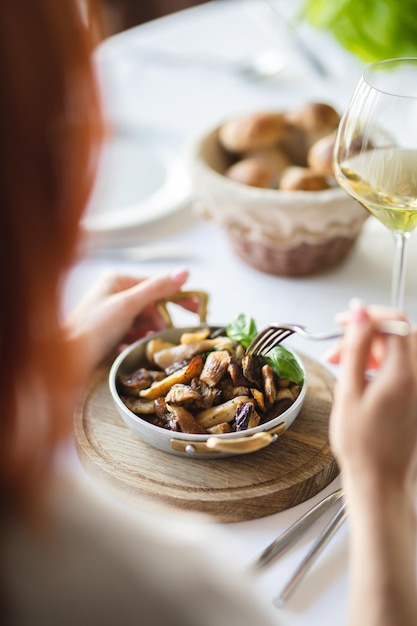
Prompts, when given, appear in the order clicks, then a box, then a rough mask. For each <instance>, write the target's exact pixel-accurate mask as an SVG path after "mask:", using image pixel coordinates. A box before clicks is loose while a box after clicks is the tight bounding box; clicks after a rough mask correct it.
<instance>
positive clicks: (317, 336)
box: [246, 320, 411, 354]
mask: <svg viewBox="0 0 417 626" xmlns="http://www.w3.org/2000/svg"><path fill="white" fill-rule="evenodd" d="M410 330H411V328H410V324H409V323H408V322H405V321H403V320H384V321H381V322H380V323H379V324H378V331H379V332H381V333H384V334H390V335H400V336H402V337H405V336H407V335H409V334H410ZM294 333H297V334H298V335H301V337H304V338H305V339H312V340H316V341H324V340H327V339H338V338H339V337H343V334H344V331H343V330H334V331H331V332H324V333H312V332H310V331H308V330H307V329H306V328H305V327H304V326H301V325H299V324H271V325H270V326H268V327H267V328H265V329H264V330H263V331H261V332H260V333H259V334H258V335H257V336H256V337H255V339H254V340H253V341H252V343H251V344H250V346H249V347H248V349H247V350H246V354H267V353H268V352H270V351H271V350H272V348H274V347H275V346H277V345H278V344H280V343H281V342H282V341H284V339H286V338H287V337H290V336H291V335H293V334H294Z"/></svg>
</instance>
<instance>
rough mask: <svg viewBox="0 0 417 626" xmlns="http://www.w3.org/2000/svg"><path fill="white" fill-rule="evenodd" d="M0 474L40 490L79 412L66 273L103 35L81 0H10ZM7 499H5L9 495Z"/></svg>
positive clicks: (3, 46)
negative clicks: (94, 36) (65, 319)
mask: <svg viewBox="0 0 417 626" xmlns="http://www.w3.org/2000/svg"><path fill="white" fill-rule="evenodd" d="M0 31H1V34H0V85H1V90H2V94H1V105H0V106H1V115H0V126H1V132H0V136H1V143H0V155H1V156H0V159H1V163H0V237H1V245H0V293H1V297H2V304H1V307H0V358H1V361H2V373H1V376H0V398H1V409H0V410H1V423H0V428H1V438H0V485H1V491H2V502H3V504H2V509H3V511H4V510H5V508H8V507H9V505H10V506H17V507H27V506H28V505H30V501H31V499H32V498H34V499H35V500H36V499H37V498H39V488H40V485H41V484H42V483H43V482H44V480H45V476H46V472H47V470H48V466H49V464H50V462H51V458H52V456H53V451H54V449H55V448H56V446H57V444H58V443H59V442H60V441H61V440H62V438H63V437H64V436H65V435H66V434H67V433H68V429H69V426H70V425H71V417H72V409H73V404H72V397H73V395H72V394H73V391H72V385H73V371H72V360H71V358H70V356H71V355H70V354H69V351H68V347H67V345H66V343H65V341H64V338H63V336H62V333H61V320H60V306H61V296H62V287H63V282H64V279H65V273H66V270H67V269H68V266H69V265H70V263H71V261H72V259H73V257H74V254H75V248H76V243H77V237H78V231H79V220H80V216H81V213H82V211H83V209H84V206H85V204H86V201H87V199H88V195H89V192H90V188H91V184H92V180H93V177H94V173H95V164H96V158H97V156H98V150H99V145H100V140H101V136H102V121H101V117H100V106H99V98H98V92H97V89H96V85H95V81H94V75H93V70H92V66H91V54H92V42H91V38H90V35H89V33H88V31H87V28H86V26H85V23H84V22H83V18H82V16H81V14H80V11H79V6H78V4H77V3H76V0H59V1H57V0H13V1H12V2H1V3H0ZM5 505H6V506H5Z"/></svg>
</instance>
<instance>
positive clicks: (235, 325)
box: [226, 313, 258, 350]
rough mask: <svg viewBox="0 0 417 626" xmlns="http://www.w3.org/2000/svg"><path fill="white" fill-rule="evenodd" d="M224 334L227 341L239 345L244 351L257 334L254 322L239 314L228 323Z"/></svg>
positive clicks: (250, 318) (248, 317)
mask: <svg viewBox="0 0 417 626" xmlns="http://www.w3.org/2000/svg"><path fill="white" fill-rule="evenodd" d="M226 334H227V336H228V337H229V339H232V340H233V341H238V342H239V343H241V344H242V346H243V347H244V348H245V350H246V348H248V347H249V346H250V344H251V343H252V341H253V340H254V339H255V337H256V335H257V334H258V331H257V328H256V324H255V320H254V319H253V318H252V317H250V316H249V315H245V314H244V313H241V314H240V315H238V316H237V317H236V318H235V319H234V320H232V321H231V322H230V324H229V325H228V327H227V329H226Z"/></svg>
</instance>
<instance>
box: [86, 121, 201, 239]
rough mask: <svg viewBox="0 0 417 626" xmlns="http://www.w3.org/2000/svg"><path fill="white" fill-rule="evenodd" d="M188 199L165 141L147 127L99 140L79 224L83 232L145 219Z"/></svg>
mask: <svg viewBox="0 0 417 626" xmlns="http://www.w3.org/2000/svg"><path fill="white" fill-rule="evenodd" d="M189 199H190V182H189V178H188V175H187V173H186V170H185V166H184V164H183V163H182V159H180V158H179V157H178V156H176V151H175V150H174V149H173V147H172V145H171V146H170V145H169V142H167V144H166V145H165V146H164V145H163V142H162V143H161V137H160V136H155V137H152V134H150V133H145V132H144V133H142V134H141V133H135V135H133V136H128V135H120V136H117V135H116V136H113V137H111V139H109V140H108V142H107V143H106V144H105V146H104V148H103V152H102V155H101V159H100V164H99V169H98V174H97V179H96V183H95V186H94V189H93V193H92V196H91V199H90V201H89V203H88V206H87V210H86V213H85V216H84V218H83V221H82V224H83V227H84V229H85V230H86V231H87V233H89V234H92V235H94V234H100V233H108V232H112V231H116V230H117V231H120V230H123V229H129V228H132V227H134V226H138V225H141V224H147V223H149V222H152V221H155V220H158V219H160V218H161V217H164V216H165V215H167V214H169V213H172V212H174V211H177V210H178V209H181V208H183V207H184V206H185V204H186V203H187V202H188V201H189Z"/></svg>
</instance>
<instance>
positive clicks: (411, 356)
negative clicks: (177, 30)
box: [0, 0, 417, 626]
mask: <svg viewBox="0 0 417 626" xmlns="http://www.w3.org/2000/svg"><path fill="white" fill-rule="evenodd" d="M0 31H1V33H0V46H1V54H0V84H1V89H2V96H1V106H2V115H1V116H0V125H1V137H2V141H1V143H0V155H1V157H0V159H1V161H0V194H1V196H0V203H1V204H0V206H1V209H0V237H1V242H0V260H1V262H0V290H1V294H2V304H1V307H0V358H1V360H2V365H3V366H2V376H1V377H0V394H1V400H2V412H1V432H2V436H1V438H0V446H1V449H0V484H1V509H0V510H1V514H0V520H1V521H0V524H1V527H0V528H1V530H0V533H1V534H0V537H1V539H0V541H1V568H2V570H1V572H2V576H1V578H0V592H1V593H0V603H1V612H2V614H1V615H0V619H1V623H2V624H14V625H19V626H24V625H26V624H28V625H29V624H30V625H37V624H42V625H43V626H49V625H54V626H56V625H58V624H59V626H66V625H71V626H72V625H74V624H78V625H83V624H85V625H87V624H88V625H89V626H91V625H96V624H99V625H100V626H106V625H109V626H110V625H111V626H113V625H114V624H123V625H124V624H130V623H132V624H133V623H135V624H136V623H143V624H146V626H162V625H166V624H170V625H171V626H175V625H176V624H178V625H179V626H180V625H181V626H195V625H196V624H198V625H199V626H206V625H209V624H210V625H215V626H230V625H231V624H239V625H240V626H253V624H257V626H262V625H266V624H272V623H275V624H276V623H279V615H278V619H277V613H275V614H274V616H271V615H270V614H269V611H268V609H267V607H264V606H262V605H261V604H260V602H258V601H257V599H256V598H254V596H253V594H252V591H251V586H250V582H249V581H248V580H246V579H245V577H244V574H243V573H242V572H237V571H235V570H234V569H233V565H232V563H233V558H231V557H230V556H229V552H228V549H227V547H225V543H224V542H223V541H222V539H221V536H219V535H218V534H217V533H218V531H217V530H216V528H215V527H214V525H213V524H211V525H210V524H206V523H205V522H204V521H201V520H200V519H198V521H197V520H196V519H195V517H194V516H193V517H191V518H190V519H188V518H187V519H184V516H181V517H179V516H178V518H177V517H176V515H175V514H174V513H173V512H172V511H170V512H169V517H160V516H154V515H152V514H151V513H147V514H146V515H145V514H142V516H141V517H138V515H135V513H134V512H133V511H129V510H124V509H122V507H121V506H120V507H119V506H118V505H116V504H115V502H113V501H108V500H107V498H106V497H105V496H104V495H103V497H99V495H98V492H96V490H94V489H93V490H92V489H91V488H90V487H89V485H88V481H87V480H85V481H84V483H83V484H82V485H81V484H79V483H78V482H77V479H76V478H75V477H70V476H64V475H62V473H61V472H60V471H59V469H58V466H57V464H56V462H55V455H56V452H57V450H58V449H59V446H60V445H61V444H63V443H64V442H65V441H66V440H67V438H68V436H69V435H70V433H71V427H72V415H73V411H74V406H75V403H76V401H77V399H78V396H79V391H80V386H81V385H82V384H83V383H84V382H85V381H87V380H88V379H89V376H90V375H91V374H92V372H93V371H94V369H95V368H96V367H97V366H98V365H99V363H100V362H101V361H102V360H103V359H104V358H105V357H106V356H108V355H109V353H111V352H112V351H114V350H115V349H116V347H117V345H118V344H119V343H120V342H121V341H123V338H124V337H125V336H126V334H128V333H130V332H131V330H132V326H134V327H135V332H140V331H143V332H145V331H146V330H149V329H152V328H153V329H157V328H160V327H161V324H162V320H161V319H160V318H159V317H158V315H157V311H156V308H155V306H154V303H155V301H156V300H158V299H160V298H164V297H169V296H172V295H173V294H175V293H177V292H178V291H179V290H180V289H181V287H182V285H183V284H184V282H185V281H186V279H187V272H186V271H184V270H176V271H173V272H172V273H171V274H169V275H165V276H159V277H155V278H152V279H146V280H139V279H137V278H132V277H128V276H113V277H108V278H105V279H104V280H103V281H102V282H101V283H100V284H99V285H98V286H97V288H96V289H95V290H94V291H93V292H92V293H91V294H90V295H89V296H88V297H87V298H86V300H85V301H84V302H83V303H82V304H81V305H80V306H79V308H78V309H77V310H76V311H75V312H74V314H73V315H72V316H71V318H70V319H69V320H68V321H63V320H62V319H61V301H62V289H63V286H64V284H65V278H66V273H67V271H68V268H69V267H70V265H71V263H72V262H73V261H74V257H75V254H76V250H77V249H78V245H77V244H78V239H79V236H80V233H79V231H80V227H79V222H80V216H81V214H82V211H83V209H84V207H85V205H86V202H87V198H88V195H89V193H90V189H91V184H92V181H93V178H94V175H95V166H96V161H97V156H98V153H99V150H100V143H101V139H102V135H103V122H102V118H101V115H100V105H99V98H98V95H97V89H96V85H95V82H94V76H93V72H92V69H91V66H90V55H91V51H92V50H91V42H90V40H89V35H88V32H87V30H86V28H85V25H84V24H83V21H82V19H81V16H80V13H79V11H78V3H77V0H59V2H57V0H14V1H13V2H2V3H0ZM186 305H187V306H188V307H191V308H192V306H193V303H190V302H189V303H186ZM346 323H347V332H346V342H347V343H346V346H347V347H348V348H349V350H344V349H343V351H342V352H341V353H337V355H336V356H335V359H336V360H339V359H340V358H341V359H342V362H344V366H345V369H346V372H345V376H344V378H343V379H342V381H341V384H340V388H339V392H338V394H337V397H336V402H335V408H334V412H333V417H332V431H331V435H332V443H333V446H334V450H335V453H336V455H337V457H338V460H339V461H340V464H341V467H342V478H343V481H344V485H345V488H346V491H347V494H348V498H349V508H350V514H351V518H352V529H353V537H352V559H353V561H352V563H353V574H354V582H353V603H352V606H353V609H352V615H353V618H352V619H354V620H356V621H352V622H351V623H352V624H355V625H356V624H358V623H360V624H363V625H368V626H371V625H372V626H373V625H375V626H376V624H378V626H388V625H389V626H393V625H394V624H395V625H396V626H397V625H398V624H411V623H416V619H415V618H416V612H415V600H414V595H413V591H414V594H415V575H414V572H413V568H412V566H411V561H412V555H414V554H415V528H414V526H413V522H414V517H413V514H412V496H413V494H412V487H414V486H415V483H414V479H415V472H414V469H415V456H416V431H417V425H416V410H417V399H416V391H415V388H416V380H417V373H416V356H415V351H414V347H415V344H414V343H413V342H412V341H411V340H410V338H398V337H390V338H386V337H382V338H381V337H380V335H379V334H378V333H377V332H376V330H375V325H374V322H373V317H372V312H371V315H370V316H369V315H368V313H367V312H366V311H365V310H363V309H361V312H360V313H359V312H356V313H355V314H354V315H353V316H351V318H349V319H348V320H347V322H346ZM377 342H379V344H378V345H380V344H381V342H382V343H383V347H384V351H385V357H386V363H387V365H385V363H384V364H383V365H382V367H381V372H382V373H381V378H380V380H378V379H377V380H375V381H373V382H371V383H369V384H368V383H367V382H366V377H365V367H366V363H367V359H368V356H369V355H370V354H372V353H373V351H374V346H376V345H377ZM400 365H401V367H399V366H400ZM388 379H389V382H390V384H389V385H388V384H387V381H388ZM410 382H411V383H412V385H411V391H410V393H408V392H407V393H405V388H404V385H405V383H407V385H408V386H407V389H410V385H409V383H410ZM351 405H353V409H354V411H353V412H354V417H355V422H354V423H355V424H356V425H357V426H358V428H354V427H353V423H352V422H351V415H350V413H351V411H350V408H349V407H350V406H351ZM377 420H378V425H379V424H380V428H379V426H378V428H375V423H376V421H377ZM387 438H388V439H387ZM389 438H391V439H392V441H393V442H394V443H395V445H393V446H387V445H386V441H387V440H390V441H391V439H389ZM370 440H371V442H372V446H369V447H368V445H367V443H369V441H370ZM387 467H388V470H387ZM364 472H367V475H368V476H369V480H363V474H364ZM356 487H359V488H356ZM374 487H375V491H374V490H373V488H374ZM384 494H388V503H389V508H388V513H389V514H388V515H387V517H386V521H385V519H384V520H381V511H382V503H384V502H385V500H383V496H384ZM371 496H372V497H371ZM397 506H398V507H399V509H397V508H396V507H397ZM397 510H400V511H401V513H402V517H401V519H400V520H398V519H397V518H396V511H397ZM167 520H169V523H167ZM396 523H398V528H399V530H400V532H398V529H397V528H396ZM362 550H363V551H364V554H365V555H366V558H367V559H368V558H369V560H371V559H375V565H373V564H372V563H367V566H366V572H367V575H369V581H364V579H363V577H364V574H363V572H361V571H359V570H360V568H359V566H358V563H359V560H360V553H361V551H362ZM407 551H408V554H407ZM397 555H400V556H401V558H406V568H405V569H404V571H403V572H402V571H400V568H399V567H398V563H397ZM380 567H382V568H383V572H382V573H381V572H380V570H379V568H380ZM393 576H394V579H393ZM362 584H363V585H365V587H364V588H365V589H366V590H367V591H368V594H367V596H366V602H365V600H364V597H363V592H362V591H361V589H359V587H360V586H361V585H362ZM362 602H365V604H366V607H364V608H366V609H367V611H366V612H365V613H364V612H363V613H361V614H360V615H361V617H360V618H358V617H357V616H358V615H359V611H358V604H360V603H362ZM371 606H372V607H373V608H372V611H371V610H370V609H369V607H371ZM397 611H398V613H397ZM364 615H366V619H365V617H364ZM384 620H385V621H384Z"/></svg>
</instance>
